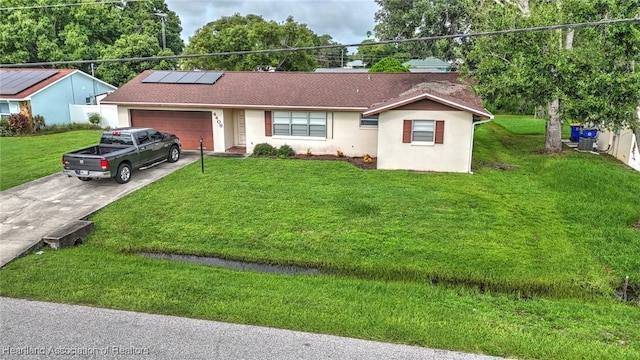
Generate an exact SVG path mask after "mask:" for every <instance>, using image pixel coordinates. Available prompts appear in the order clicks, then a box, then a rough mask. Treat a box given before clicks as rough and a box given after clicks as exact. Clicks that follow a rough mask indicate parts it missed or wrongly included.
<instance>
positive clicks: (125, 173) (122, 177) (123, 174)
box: [115, 163, 131, 184]
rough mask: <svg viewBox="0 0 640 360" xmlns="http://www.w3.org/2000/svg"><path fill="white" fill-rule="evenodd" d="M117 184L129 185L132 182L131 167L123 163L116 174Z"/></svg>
mask: <svg viewBox="0 0 640 360" xmlns="http://www.w3.org/2000/svg"><path fill="white" fill-rule="evenodd" d="M115 179H116V182H117V183H119V184H125V183H128V182H129V180H131V165H129V164H127V163H122V164H120V166H118V172H117V173H116V177H115Z"/></svg>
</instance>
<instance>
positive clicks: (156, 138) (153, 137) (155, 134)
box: [149, 130, 163, 141]
mask: <svg viewBox="0 0 640 360" xmlns="http://www.w3.org/2000/svg"><path fill="white" fill-rule="evenodd" d="M149 136H151V141H160V140H162V138H163V136H162V133H160V132H159V131H156V130H149Z"/></svg>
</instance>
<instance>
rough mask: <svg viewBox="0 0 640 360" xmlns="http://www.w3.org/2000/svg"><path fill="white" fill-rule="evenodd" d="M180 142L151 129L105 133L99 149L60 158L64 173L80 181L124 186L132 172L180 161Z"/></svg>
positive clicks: (97, 147) (130, 129)
mask: <svg viewBox="0 0 640 360" xmlns="http://www.w3.org/2000/svg"><path fill="white" fill-rule="evenodd" d="M181 150H182V148H181V145H180V139H178V137H177V136H175V135H173V134H166V133H161V132H160V131H158V130H155V129H151V128H123V129H114V130H110V131H105V132H103V133H102V136H101V137H100V143H99V144H98V145H94V146H90V147H88V148H84V149H80V150H76V151H71V152H68V153H66V154H64V155H62V166H63V167H64V170H63V173H64V174H65V175H67V176H69V177H77V178H78V179H80V180H82V181H88V180H91V179H106V178H114V179H115V180H116V181H117V182H118V183H120V184H124V183H127V182H129V180H131V172H132V170H133V169H141V168H145V167H149V166H151V165H155V164H157V163H160V162H164V161H168V162H176V161H178V159H180V151H181Z"/></svg>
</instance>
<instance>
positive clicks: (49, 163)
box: [0, 130, 101, 190]
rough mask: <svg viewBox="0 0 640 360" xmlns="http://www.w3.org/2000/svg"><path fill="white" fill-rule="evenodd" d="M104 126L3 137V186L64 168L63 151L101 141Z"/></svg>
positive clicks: (0, 172)
mask: <svg viewBox="0 0 640 360" xmlns="http://www.w3.org/2000/svg"><path fill="white" fill-rule="evenodd" d="M100 133H101V130H81V131H71V132H65V133H59V134H51V135H40V136H18V137H0V190H6V189H8V188H11V187H14V186H17V185H20V184H23V183H26V182H29V181H32V180H35V179H38V178H41V177H43V176H47V175H51V174H53V173H55V172H58V171H62V165H61V163H60V158H61V156H62V154H63V153H65V152H67V151H72V150H75V149H79V148H82V147H86V146H90V145H92V144H96V143H98V140H99V139H100Z"/></svg>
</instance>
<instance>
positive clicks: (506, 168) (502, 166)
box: [484, 162, 518, 171]
mask: <svg viewBox="0 0 640 360" xmlns="http://www.w3.org/2000/svg"><path fill="white" fill-rule="evenodd" d="M484 166H487V167H490V168H494V169H500V170H504V171H509V170H515V169H517V168H518V166H517V165H510V164H500V163H494V162H490V163H486V164H484Z"/></svg>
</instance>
